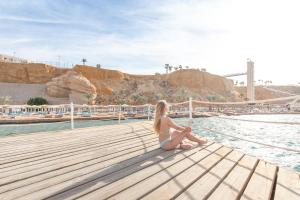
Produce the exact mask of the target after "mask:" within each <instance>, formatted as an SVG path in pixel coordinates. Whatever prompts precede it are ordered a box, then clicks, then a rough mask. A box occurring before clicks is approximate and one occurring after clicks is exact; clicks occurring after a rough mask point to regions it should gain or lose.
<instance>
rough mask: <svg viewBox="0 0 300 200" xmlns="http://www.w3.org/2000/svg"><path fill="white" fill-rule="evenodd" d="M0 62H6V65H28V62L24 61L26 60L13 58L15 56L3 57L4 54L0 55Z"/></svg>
mask: <svg viewBox="0 0 300 200" xmlns="http://www.w3.org/2000/svg"><path fill="white" fill-rule="evenodd" d="M0 62H7V63H29V61H28V60H26V59H23V58H18V57H15V56H9V55H4V54H0Z"/></svg>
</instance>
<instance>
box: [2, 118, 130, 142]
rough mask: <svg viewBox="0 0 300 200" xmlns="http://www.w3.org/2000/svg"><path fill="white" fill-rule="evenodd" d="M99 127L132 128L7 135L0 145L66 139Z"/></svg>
mask: <svg viewBox="0 0 300 200" xmlns="http://www.w3.org/2000/svg"><path fill="white" fill-rule="evenodd" d="M130 125H131V126H135V124H134V123H130ZM99 127H101V128H103V129H102V130H109V129H114V128H119V129H127V130H130V129H132V127H130V126H127V125H126V124H121V125H104V126H94V127H86V128H76V129H74V130H71V129H66V130H59V131H50V132H48V131H44V132H36V133H24V134H16V135H8V136H4V137H0V144H1V145H5V144H14V142H30V141H36V140H39V139H41V140H42V139H51V138H57V136H58V137H59V136H61V137H66V136H69V135H70V134H72V135H76V134H80V133H81V132H82V131H83V130H84V131H85V130H88V131H93V130H97V129H99Z"/></svg>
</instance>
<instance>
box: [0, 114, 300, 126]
mask: <svg viewBox="0 0 300 200" xmlns="http://www.w3.org/2000/svg"><path fill="white" fill-rule="evenodd" d="M222 114H225V115H227V116H241V115H280V114H290V115H293V114H300V112H293V113H290V112H277V113H242V114H240V113H238V114H233V113H216V112H203V113H199V112H197V113H193V118H206V117H214V116H219V115H222ZM169 116H170V117H171V118H187V117H189V115H188V114H170V115H169ZM147 118H148V116H143V115H142V116H136V117H127V116H126V115H125V116H124V115H122V116H121V118H120V119H121V120H126V119H147ZM118 119H119V118H118V116H111V115H105V116H91V117H77V116H74V121H86V120H102V121H109V120H118ZM151 119H152V117H151ZM70 120H71V119H70V117H69V116H67V117H60V118H33V117H23V118H19V119H18V118H16V119H0V126H1V125H10V124H12V125H13V124H16V125H17V124H38V123H56V122H68V121H70Z"/></svg>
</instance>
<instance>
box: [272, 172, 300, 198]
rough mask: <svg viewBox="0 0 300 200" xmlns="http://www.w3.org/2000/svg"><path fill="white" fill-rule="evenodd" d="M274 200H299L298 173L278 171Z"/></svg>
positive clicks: (299, 178) (299, 184)
mask: <svg viewBox="0 0 300 200" xmlns="http://www.w3.org/2000/svg"><path fill="white" fill-rule="evenodd" d="M274 199H275V200H282V199H288V200H299V199H300V173H297V172H294V171H290V170H287V169H284V168H280V169H279V170H278V176H277V183H276V192H275V198H274Z"/></svg>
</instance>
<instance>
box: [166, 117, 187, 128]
mask: <svg viewBox="0 0 300 200" xmlns="http://www.w3.org/2000/svg"><path fill="white" fill-rule="evenodd" d="M168 125H169V126H170V127H171V128H174V129H176V130H179V131H184V130H186V127H183V126H178V125H177V124H175V123H174V122H173V120H172V119H171V118H169V117H168Z"/></svg>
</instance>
